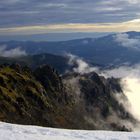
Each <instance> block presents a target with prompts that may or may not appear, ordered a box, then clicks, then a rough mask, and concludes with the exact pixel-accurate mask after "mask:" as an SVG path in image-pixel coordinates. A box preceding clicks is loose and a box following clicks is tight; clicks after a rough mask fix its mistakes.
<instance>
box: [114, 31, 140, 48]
mask: <svg viewBox="0 0 140 140" xmlns="http://www.w3.org/2000/svg"><path fill="white" fill-rule="evenodd" d="M114 40H115V41H116V42H118V43H120V45H121V46H123V47H127V48H133V49H137V50H139V49H140V39H138V38H130V37H129V35H128V34H127V33H120V34H116V35H114Z"/></svg>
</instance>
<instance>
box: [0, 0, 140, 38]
mask: <svg viewBox="0 0 140 140" xmlns="http://www.w3.org/2000/svg"><path fill="white" fill-rule="evenodd" d="M126 31H140V0H0V36H9V35H17V36H18V35H35V34H46V33H76V32H84V33H85V32H87V33H91V32H126Z"/></svg>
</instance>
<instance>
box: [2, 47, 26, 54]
mask: <svg viewBox="0 0 140 140" xmlns="http://www.w3.org/2000/svg"><path fill="white" fill-rule="evenodd" d="M24 55H26V52H25V51H24V50H22V49H21V48H20V47H18V48H14V49H10V50H7V47H6V46H5V45H3V46H0V56H3V57H19V56H24Z"/></svg>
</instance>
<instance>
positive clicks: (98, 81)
mask: <svg viewBox="0 0 140 140" xmlns="http://www.w3.org/2000/svg"><path fill="white" fill-rule="evenodd" d="M116 94H119V95H121V96H122V97H123V98H125V95H124V94H123V93H122V89H121V86H120V84H119V79H114V78H110V79H105V78H104V77H103V76H99V75H98V74H96V73H95V72H92V73H89V74H78V73H67V74H65V75H62V76H60V75H59V73H58V72H57V71H56V70H55V69H54V68H52V67H51V66H48V65H42V66H39V67H38V68H36V69H35V70H31V69H30V68H29V67H27V66H21V65H19V64H12V65H6V64H5V65H4V64H3V65H1V66H0V121H5V122H10V123H18V124H31V125H39V126H49V127H57V128H72V129H102V130H121V131H131V129H132V128H131V125H132V124H135V123H136V120H135V119H134V118H133V116H131V115H130V114H129V113H128V112H127V111H125V109H124V107H123V106H122V105H121V104H120V103H119V102H118V100H117V99H116ZM128 124H131V125H128Z"/></svg>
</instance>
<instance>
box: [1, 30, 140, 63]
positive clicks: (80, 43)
mask: <svg viewBox="0 0 140 140" xmlns="http://www.w3.org/2000/svg"><path fill="white" fill-rule="evenodd" d="M139 40H140V32H127V33H121V34H120V33H119V34H111V35H108V36H104V37H100V38H94V39H92V38H85V39H77V40H70V41H59V42H32V41H24V42H23V41H9V42H1V43H0V46H5V47H6V49H7V50H9V49H14V48H17V47H18V48H19V47H20V48H21V49H22V50H25V51H26V52H27V54H31V55H33V54H41V53H51V54H57V55H64V54H65V53H72V54H74V55H78V56H80V57H83V58H84V59H86V60H87V61H88V62H90V63H91V64H92V63H93V62H94V63H97V64H100V65H111V64H115V65H120V64H122V63H139V62H140V55H139V54H140V52H139V50H140V45H139V44H140V43H139V42H140V41H139Z"/></svg>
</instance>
